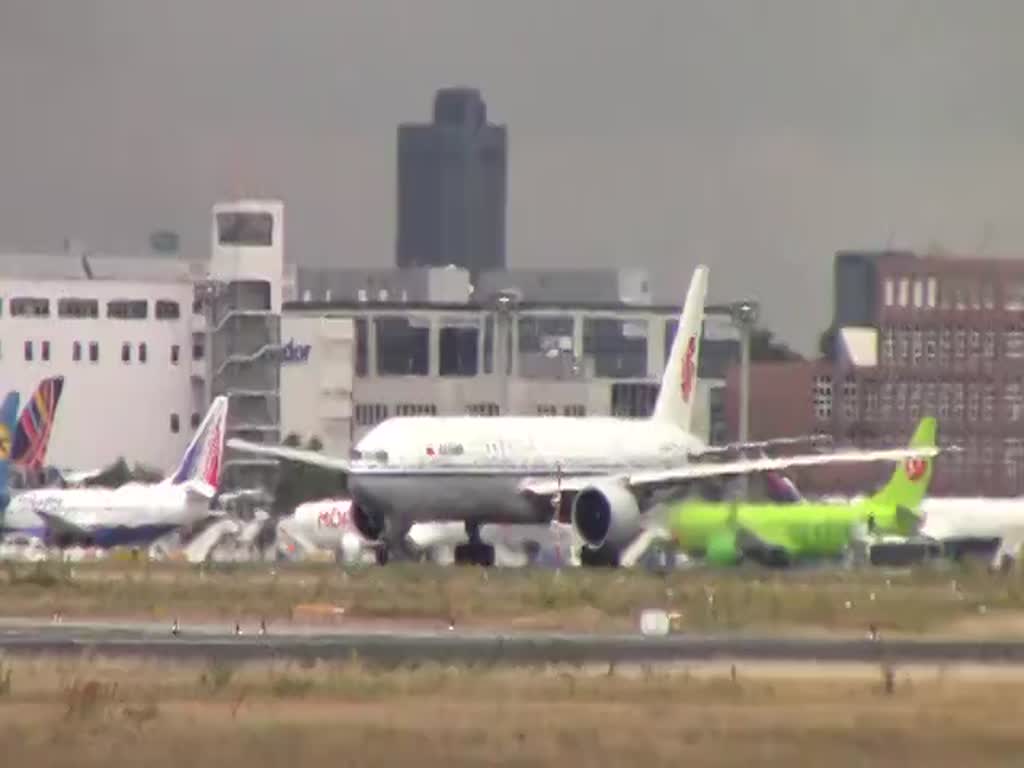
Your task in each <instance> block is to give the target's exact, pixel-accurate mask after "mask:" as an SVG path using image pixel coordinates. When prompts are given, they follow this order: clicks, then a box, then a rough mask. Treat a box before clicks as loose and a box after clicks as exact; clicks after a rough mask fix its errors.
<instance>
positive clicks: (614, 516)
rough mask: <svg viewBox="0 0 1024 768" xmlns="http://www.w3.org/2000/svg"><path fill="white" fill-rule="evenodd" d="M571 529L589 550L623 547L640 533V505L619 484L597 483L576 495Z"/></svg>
mask: <svg viewBox="0 0 1024 768" xmlns="http://www.w3.org/2000/svg"><path fill="white" fill-rule="evenodd" d="M572 526H573V528H574V529H575V530H576V533H577V534H578V535H579V536H580V538H581V539H583V541H585V542H586V543H587V545H588V546H590V547H592V548H594V549H597V548H599V547H602V546H604V545H605V544H611V545H612V546H613V547H624V546H626V545H627V544H629V542H630V541H632V540H633V539H634V538H635V537H636V535H637V534H639V533H640V505H639V504H637V501H636V497H635V496H634V495H633V494H632V493H631V492H630V490H629V489H628V488H625V487H623V486H621V485H619V484H617V483H610V482H606V483H595V484H593V485H588V486H587V487H585V488H583V489H582V490H580V492H579V493H577V494H576V498H575V499H574V500H573V503H572Z"/></svg>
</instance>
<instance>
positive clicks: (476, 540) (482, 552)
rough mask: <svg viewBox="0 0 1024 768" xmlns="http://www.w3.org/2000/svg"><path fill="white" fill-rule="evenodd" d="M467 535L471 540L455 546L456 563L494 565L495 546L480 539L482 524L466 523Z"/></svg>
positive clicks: (487, 566)
mask: <svg viewBox="0 0 1024 768" xmlns="http://www.w3.org/2000/svg"><path fill="white" fill-rule="evenodd" d="M466 536H468V537H469V541H468V542H467V543H465V544H458V545H456V547H455V564H456V565H482V566H484V567H485V568H489V567H491V566H492V565H494V547H492V546H491V545H490V544H485V543H484V542H483V541H482V540H481V539H480V524H479V523H466Z"/></svg>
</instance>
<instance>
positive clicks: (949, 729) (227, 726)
mask: <svg viewBox="0 0 1024 768" xmlns="http://www.w3.org/2000/svg"><path fill="white" fill-rule="evenodd" d="M4 669H5V670H6V671H9V672H10V678H9V679H10V685H9V687H8V688H7V689H6V690H4V691H3V693H0V750H2V754H3V756H4V764H7V765H32V766H64V765H68V766H71V765H74V766H81V767H82V768H89V767H91V766H104V767H105V768H109V767H110V766H116V765H129V764H130V765H146V766H155V767H160V766H176V767H180V766H181V765H195V766H202V765H210V766H214V765H217V766H222V767H223V768H228V766H234V765H239V766H242V765H244V766H246V768H261V767H262V766H277V765H289V766H296V765H302V766H315V765H341V766H347V765H351V766H398V765H419V766H428V767H429V766H433V765H445V766H463V765H488V766H513V765H522V766H526V765H531V766H532V765H548V764H559V765H609V766H619V765H635V764H636V765H663V764H664V765H670V764H671V765H680V764H683V765H685V764H694V765H701V766H734V765H735V766H740V765H750V764H752V763H754V762H755V761H756V762H757V763H758V764H788V765H792V766H805V765H806V766H822V765H829V766H848V765H849V766H852V765H872V766H881V767H883V768H884V767H885V766H896V765H900V766H905V765H908V764H910V765H924V764H928V765H930V766H932V767H933V768H942V767H943V766H954V765H955V766H960V765H975V766H988V765H1019V751H1020V748H1021V745H1022V738H1021V736H1020V735H1019V734H1020V731H1019V725H1018V723H1017V721H1016V718H1015V717H1013V710H1014V704H1013V702H1015V701H1017V700H1018V699H1019V698H1020V697H1021V695H1022V694H1024V675H1022V674H1021V673H1020V672H1016V673H1014V674H1010V673H1007V674H1004V671H1003V670H999V669H987V670H986V669H975V670H958V669H949V670H942V669H925V668H921V669H915V670H904V669H897V670H895V672H894V675H893V688H892V691H891V692H890V693H886V691H885V685H884V682H883V681H884V677H885V676H884V674H883V671H882V670H881V669H879V668H877V667H871V666H849V667H845V668H832V667H814V666H812V665H807V666H805V667H802V668H794V667H793V666H792V665H758V664H739V665H737V666H736V667H734V668H730V666H729V665H727V664H726V665H724V666H723V665H719V666H717V667H693V668H689V669H687V668H679V667H677V668H673V669H669V670H664V669H646V670H645V669H633V670H617V671H609V670H607V669H602V670H580V669H572V670H569V669H540V668H538V669H533V670H508V669H505V670H496V669H468V668H442V667H437V666H425V667H420V668H417V669H404V670H391V671H375V670H371V669H368V668H365V667H363V666H361V665H360V664H358V663H356V662H351V663H347V664H324V665H316V666H312V667H305V668H303V667H301V666H285V665H278V666H266V665H263V666H261V665H247V666H239V667H233V666H224V665H214V666H211V667H201V666H194V665H186V664H166V663H160V664H157V663H155V662H143V661H121V660H101V659H94V660H81V661H77V662H70V661H66V660H65V661H51V660H46V659H34V660H33V659H18V660H15V661H13V662H11V663H10V664H7V665H5V666H4Z"/></svg>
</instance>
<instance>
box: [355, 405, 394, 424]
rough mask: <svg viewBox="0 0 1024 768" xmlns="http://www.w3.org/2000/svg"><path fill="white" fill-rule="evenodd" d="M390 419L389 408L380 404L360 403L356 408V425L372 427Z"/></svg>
mask: <svg viewBox="0 0 1024 768" xmlns="http://www.w3.org/2000/svg"><path fill="white" fill-rule="evenodd" d="M387 417H388V407H387V406H386V405H381V404H380V403H360V404H359V405H357V406H356V424H359V425H360V426H363V427H372V426H373V425H374V424H379V423H380V422H382V421H384V419H386V418H387Z"/></svg>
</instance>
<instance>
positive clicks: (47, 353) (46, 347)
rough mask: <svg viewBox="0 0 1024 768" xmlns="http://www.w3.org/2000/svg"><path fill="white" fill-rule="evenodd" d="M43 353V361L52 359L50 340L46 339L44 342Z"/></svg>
mask: <svg viewBox="0 0 1024 768" xmlns="http://www.w3.org/2000/svg"><path fill="white" fill-rule="evenodd" d="M42 353H43V354H42V358H43V361H44V362H45V361H49V359H50V342H48V341H44V342H43V343H42Z"/></svg>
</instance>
